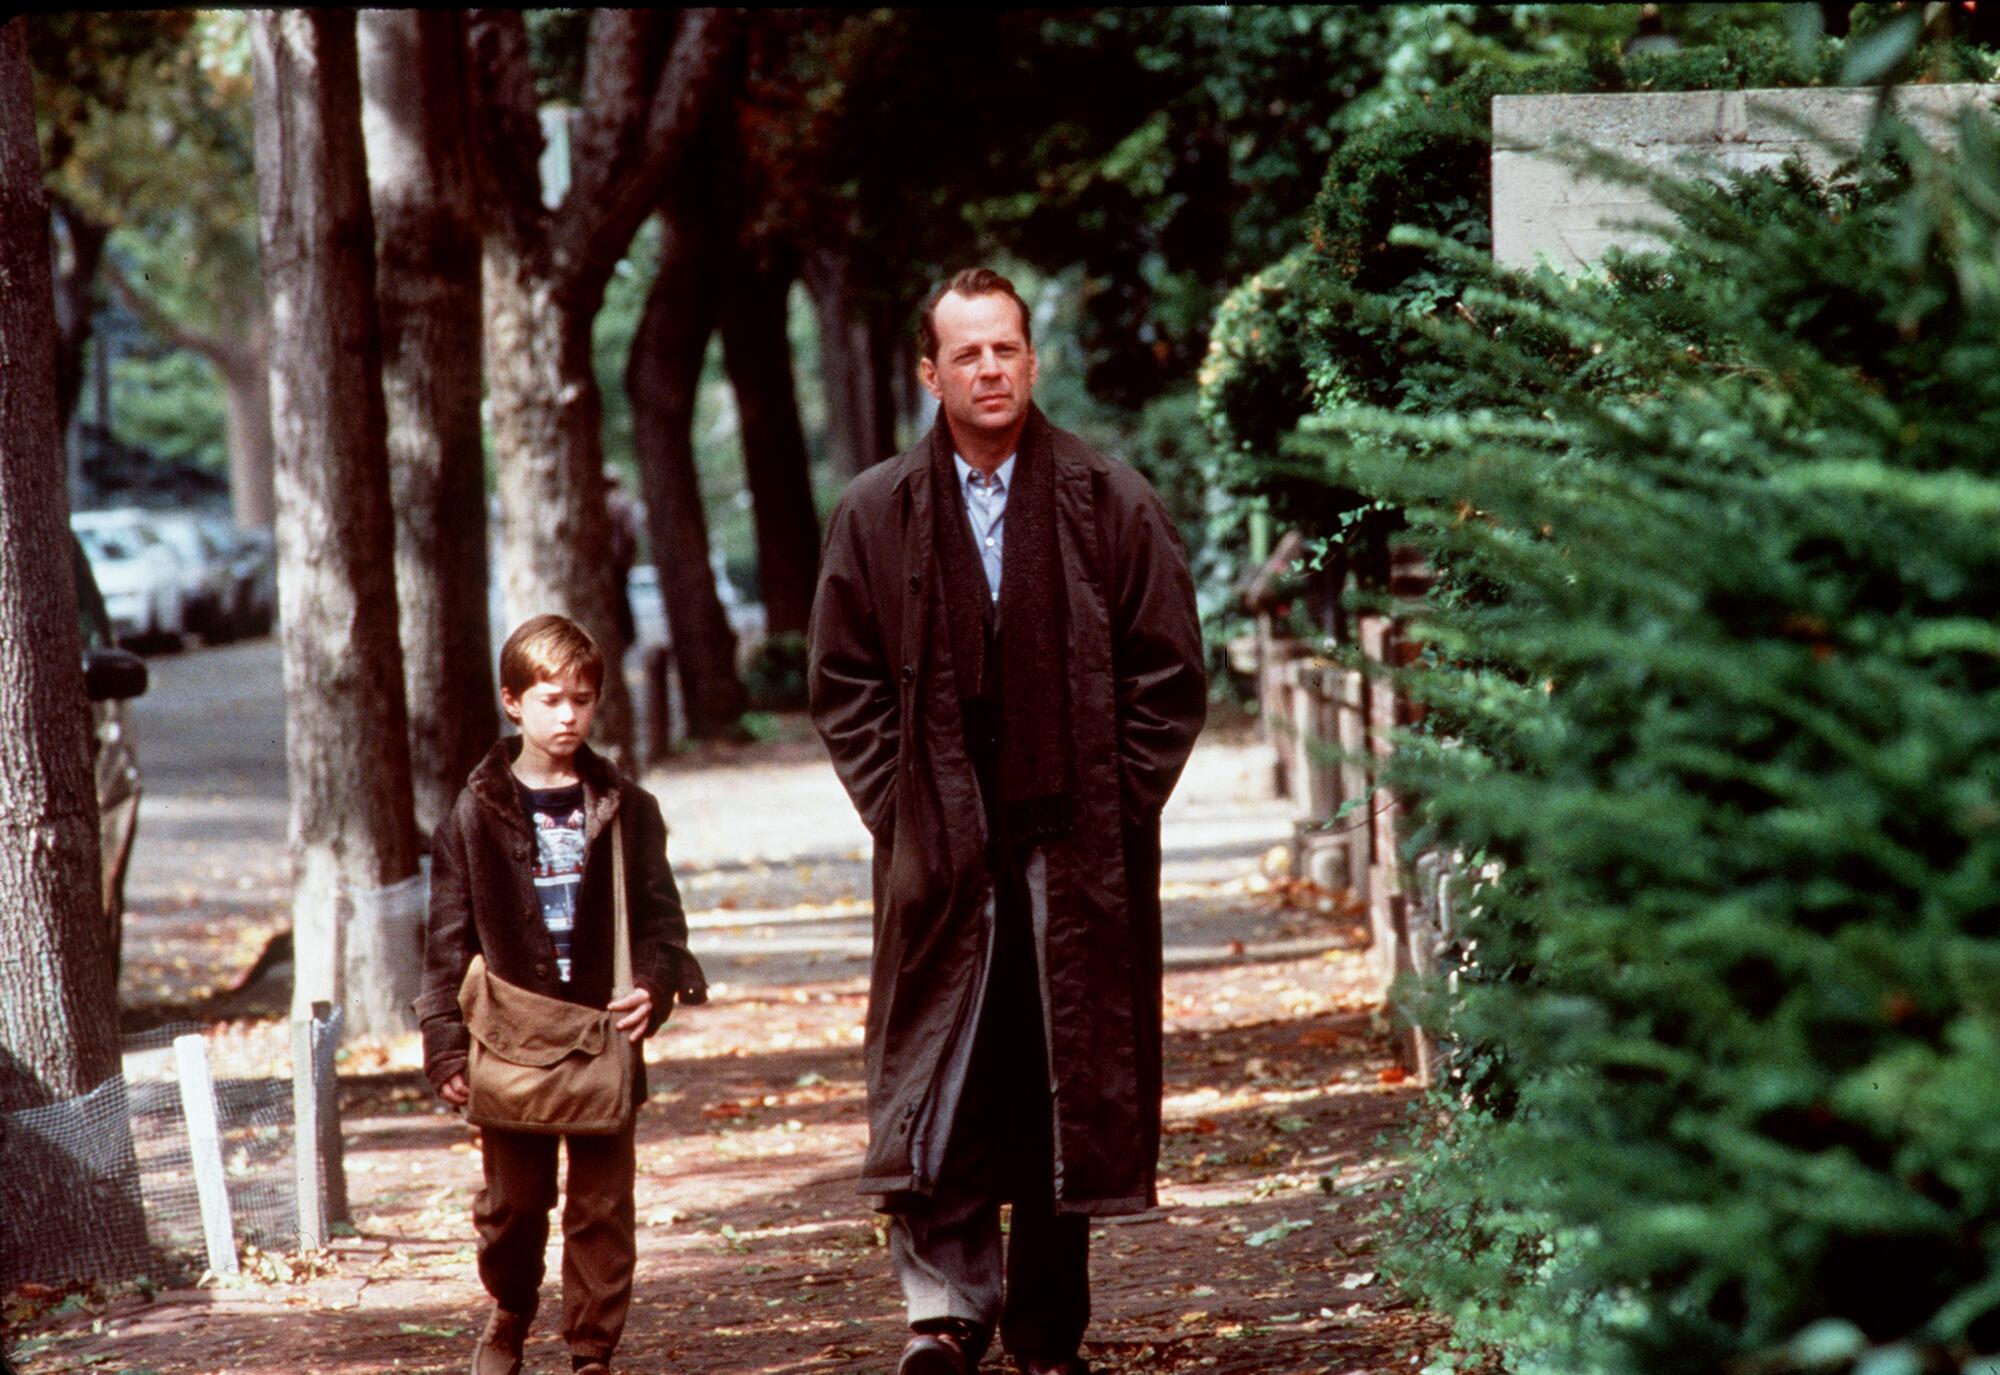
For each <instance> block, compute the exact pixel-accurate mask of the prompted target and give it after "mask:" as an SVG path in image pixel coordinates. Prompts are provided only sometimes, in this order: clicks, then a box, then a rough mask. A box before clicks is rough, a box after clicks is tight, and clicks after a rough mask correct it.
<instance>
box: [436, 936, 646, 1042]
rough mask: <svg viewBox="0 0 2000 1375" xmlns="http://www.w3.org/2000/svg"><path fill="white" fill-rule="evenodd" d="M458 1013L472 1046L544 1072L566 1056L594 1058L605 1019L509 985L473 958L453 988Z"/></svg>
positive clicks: (602, 1039)
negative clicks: (459, 982)
mask: <svg viewBox="0 0 2000 1375" xmlns="http://www.w3.org/2000/svg"><path fill="white" fill-rule="evenodd" d="M458 1006H459V1010H460V1011H461V1012H463V1013H464V1014H465V1029H466V1030H467V1031H468V1032H470V1033H471V1034H472V1037H473V1039H474V1040H476V1041H478V1042H479V1044H481V1045H482V1046H484V1047H486V1049H487V1050H489V1051H491V1052H492V1053H493V1054H495V1055H497V1056H499V1057H500V1058H501V1059H503V1060H510V1061H512V1062H513V1063H515V1064H517V1065H533V1066H536V1067H538V1068H539V1067H545V1066H548V1065H553V1064H554V1063H556V1061H558V1060H560V1059H562V1058H563V1057H564V1056H566V1055H577V1054H581V1055H597V1054H599V1053H601V1052H602V1051H603V1049H604V1045H605V1037H606V1035H607V1034H608V1033H607V1027H606V1023H608V1022H609V1021H610V1020H611V1018H610V1014H608V1013H606V1012H603V1011H601V1010H600V1009H597V1008H591V1007H584V1006H582V1005H580V1004H578V1003H566V1002H564V1001H563V1000H562V999H560V998H551V997H548V996H546V995H545V994H541V993H537V992H535V991H534V990H533V989H528V988H523V987H521V986H520V985H519V984H512V983H508V982H507V981H506V980H505V979H503V978H501V977H500V976H499V975H498V974H495V973H494V972H493V971H492V970H490V969H488V968H487V967H486V957H485V956H484V955H474V956H473V957H472V964H471V966H470V967H469V968H468V969H467V970H466V971H465V982H463V983H461V984H460V985H459V986H458Z"/></svg>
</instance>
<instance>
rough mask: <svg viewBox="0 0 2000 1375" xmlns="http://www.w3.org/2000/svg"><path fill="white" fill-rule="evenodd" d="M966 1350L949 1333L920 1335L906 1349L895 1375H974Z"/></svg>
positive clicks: (912, 1339) (911, 1340) (923, 1333)
mask: <svg viewBox="0 0 2000 1375" xmlns="http://www.w3.org/2000/svg"><path fill="white" fill-rule="evenodd" d="M972 1365H973V1363H972V1362H971V1361H969V1360H967V1359H966V1358H965V1347H964V1346H963V1345H961V1344H960V1342H959V1340H958V1338H957V1337H955V1336H953V1335H952V1334H951V1333H949V1332H919V1333H918V1334H917V1335H916V1336H914V1337H912V1338H910V1342H909V1345H908V1346H905V1347H904V1348H903V1359H902V1360H900V1361H898V1362H897V1363H896V1375H972Z"/></svg>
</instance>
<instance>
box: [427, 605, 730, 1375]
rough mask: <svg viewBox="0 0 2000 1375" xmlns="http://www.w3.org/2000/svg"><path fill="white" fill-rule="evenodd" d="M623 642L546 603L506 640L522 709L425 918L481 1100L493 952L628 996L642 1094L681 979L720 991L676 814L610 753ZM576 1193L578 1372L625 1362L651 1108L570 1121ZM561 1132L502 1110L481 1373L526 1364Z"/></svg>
mask: <svg viewBox="0 0 2000 1375" xmlns="http://www.w3.org/2000/svg"><path fill="white" fill-rule="evenodd" d="M604 672H605V665H604V658H603V656H602V655H601V654H600V653H599V652H598V649H597V646H596V644H594V643H593V642H592V641H591V638H590V636H589V635H587V634H585V633H584V631H583V629H582V627H580V626H578V625H577V624H576V623H575V622H574V621H571V620H568V619H566V618H564V617H562V616H536V617H534V618H533V619H532V620H529V621H526V622H524V623H523V624H522V625H521V626H520V628H519V629H517V630H515V632H514V633H513V634H512V635H510V636H508V637H507V643H506V644H505V645H504V646H503V647H502V648H501V650H500V703H501V706H502V707H503V708H505V710H506V712H507V716H508V718H509V719H510V720H512V721H513V722H514V723H515V724H516V725H518V726H519V727H520V730H521V733H520V735H519V736H518V737H515V738H503V739H502V740H501V741H500V742H499V743H497V744H496V745H494V747H493V750H492V752H491V753H490V754H488V755H487V756H486V758H485V759H484V760H482V761H481V762H480V764H479V765H478V767H476V768H475V769H473V771H472V776H471V777H470V778H469V779H468V780H467V781H466V785H465V790H464V791H463V792H462V793H460V794H459V798H458V801H457V803H456V804H455V805H454V806H453V807H452V810H451V814H450V815H449V816H447V817H446V818H445V819H444V821H443V822H442V823H440V824H439V826H438V828H437V831H436V833H435V834H434V835H433V836H432V838H431V900H430V912H429V915H428V917H427V919H426V921H425V930H424V982H423V991H422V993H421V994H420V995H419V996H418V998H417V1000H416V1004H415V1007H416V1013H417V1019H418V1021H419V1023H420V1024H421V1026H422V1028H423V1037H424V1072H425V1073H426V1074H427V1075H428V1076H429V1077H430V1080H431V1083H432V1084H434V1085H435V1086H436V1087H437V1091H438V1093H439V1094H440V1095H441V1096H442V1097H443V1098H444V1099H445V1101H446V1102H448V1103H452V1104H455V1105H463V1104H464V1103H465V1101H466V1098H467V1089H466V1082H465V1066H466V1046H467V1033H466V1029H465V1022H464V1018H463V1016H462V1015H461V1014H460V1012H459V1006H458V989H459V984H460V982H461V981H462V980H463V979H464V977H465V971H466V967H467V966H468V965H469V964H470V963H471V962H472V957H473V956H474V955H477V954H483V955H485V957H486V963H487V967H488V968H489V969H490V970H491V971H492V973H493V974H494V975H496V976H498V977H499V978H502V979H505V980H506V981H507V982H509V983H512V984H518V985H520V986H521V987H523V988H528V989H532V990H534V991H535V992H537V993H541V994H544V995H546V996H548V997H552V998H561V999H563V1000H565V1001H568V1002H573V1003H580V1004H583V1005H586V1006H590V1007H608V1008H609V1009H610V1010H611V1011H612V1012H613V1013H616V1014H619V1015H618V1020H617V1026H618V1027H619V1029H620V1030H621V1031H623V1032H624V1033H625V1035H626V1036H627V1037H628V1038H629V1039H630V1040H631V1042H632V1056H633V1058H634V1060H635V1061H636V1063H635V1065H634V1067H633V1068H634V1071H635V1072H634V1076H633V1079H634V1082H633V1094H632V1097H633V1103H634V1107H635V1116H636V1106H637V1104H638V1102H639V1101H641V1100H642V1099H643V1098H644V1097H645V1093H646V1075H645V1062H644V1057H643V1055H642V1053H641V1051H640V1049H639V1042H640V1041H641V1040H643V1039H644V1038H645V1037H647V1036H650V1035H651V1034H652V1033H653V1032H654V1031H656V1030H658V1029H659V1026H660V1024H661V1023H662V1022H664V1021H666V1019H667V1014H668V1013H669V1012H670V1011H671V1010H672V1008H673V1000H674V998H675V997H676V996H678V997H679V998H680V1000H681V1001H682V1002H685V1003H700V1002H706V1001H707V999H708V992H707V985H706V982H705V980H704V979H703V978H702V973H701V967H700V966H699V965H697V964H696V963H695V960H694V957H693V956H692V955H690V954H689V953H688V949H687V918H686V916H685V915H684V914H683V912H682V910H681V901H680V894H679V891H678V890H677V889H676V887H675V885H674V875H673V870H672V869H670V868H669V867H668V865H667V851H666V843H667V842H666V825H665V822H664V821H663V820H662V819H661V815H660V804H659V803H658V802H656V801H655V800H654V799H653V797H652V795H651V794H650V793H648V792H646V790H645V789H643V788H641V787H640V786H639V785H638V784H637V783H634V782H633V781H632V780H631V779H630V778H627V777H624V776H622V775H621V774H619V773H618V772H617V771H616V770H615V769H614V768H613V767H612V766H611V765H610V764H609V763H607V762H606V761H605V760H603V759H602V758H600V757H599V756H598V755H596V754H595V753H593V752H592V751H591V749H590V746H588V745H587V744H585V743H584V738H585V737H586V736H588V735H589V734H590V723H591V718H592V717H593V716H594V715H595V714H596V711H597V703H598V693H599V690H600V688H601V687H602V685H603V682H604ZM614 816H616V817H618V818H620V824H619V831H622V834H623V840H624V850H625V869H626V876H627V877H626V892H627V907H628V919H629V922H630V927H631V941H632V973H633V982H634V985H635V987H634V988H633V989H632V991H630V992H629V993H626V994H625V995H624V996H622V997H620V998H618V999H616V1000H615V1001H614V1000H612V998H611V993H612V988H611V979H612V951H611V941H612V927H613V920H614V913H613V903H612V890H611V883H612V856H611V843H612V836H613V835H614V834H618V833H619V831H614V830H613V827H612V818H613V817H614ZM561 1139H562V1140H564V1141H567V1142H568V1146H567V1150H568V1154H569V1180H568V1195H567V1200H566V1202H565V1204H564V1206H563V1219H562V1221H563V1256H562V1279H563V1336H564V1338H565V1340H566V1341H567V1342H568V1343H569V1349H570V1363H571V1365H572V1366H573V1367H574V1369H575V1370H577V1371H579V1372H590V1373H591V1375H609V1371H610V1362H611V1354H612V1352H613V1351H614V1350H615V1349H616V1348H617V1345H618V1337H619V1334H620V1332H621V1331H623V1329H624V1326H625V1313H626V1309H627V1307H628V1306H629V1304H630V1302H631V1295H632V1266H633V1260H634V1255H635V1252H636V1240H635V1236H634V1218H633V1202H632V1184H633V1170H634V1166H633V1151H632V1124H631V1122H630V1121H628V1122H627V1123H626V1125H625V1128H624V1130H623V1131H622V1132H620V1133H619V1134H617V1135H615V1136H568V1137H563V1138H561ZM557 1140H558V1138H557V1137H555V1136H542V1135H533V1134H529V1133H525V1132H515V1131H501V1130H495V1129H492V1128H488V1129H486V1130H485V1131H484V1132H483V1134H482V1137H481V1154H482V1157H483V1163H484V1167H485V1177H486V1185H485V1187H484V1188H483V1189H481V1190H480V1192H479V1195H478V1197H477V1198H476V1199H475V1200H474V1201H473V1205H472V1218H473V1224H474V1226H475V1227H476V1228H477V1229H478V1232H479V1278H480V1280H481V1282H482V1283H484V1284H485V1286H486V1292H487V1293H489V1294H491V1295H492V1296H493V1301H494V1309H493V1313H492V1316H491V1317H490V1318H489V1319H488V1321H487V1323H486V1328H485V1331H484V1332H483V1333H482V1334H481V1335H480V1338H479V1342H478V1344H477V1345H476V1346H475V1347H474V1348H473V1352H472V1375H516V1372H518V1371H519V1370H520V1368H521V1348H522V1343H523V1341H524V1339H525V1338H526V1337H527V1333H528V1324H529V1321H530V1320H531V1319H532V1318H533V1317H534V1313H535V1307H536V1304H537V1301H538V1299H539V1297H540V1290H541V1283H542V1268H543V1267H542V1251H543V1247H544V1245H545V1243H546V1241H547V1239H548V1231H549V1210H550V1209H551V1208H553V1207H554V1206H555V1200H556V1142H557Z"/></svg>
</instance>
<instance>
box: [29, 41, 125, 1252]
mask: <svg viewBox="0 0 2000 1375" xmlns="http://www.w3.org/2000/svg"><path fill="white" fill-rule="evenodd" d="M30 89H31V87H30V76H29V70H28V49H27V41H26V33H25V30H24V28H23V21H19V20H16V21H12V22H8V23H0V281H4V282H7V283H10V284H11V285H10V286H9V288H8V289H7V290H5V291H0V682H4V683H5V684H6V690H5V691H4V692H0V1112H4V1113H16V1112H19V1111H21V1110H22V1109H32V1108H44V1107H48V1106H49V1105H53V1104H58V1103H68V1102H70V1101H71V1100H75V1099H77V1098H80V1097H82V1096H83V1095H85V1094H88V1093H90V1092H91V1091H92V1090H95V1089H98V1088H99V1087H100V1086H103V1085H107V1084H109V1085H110V1088H109V1093H110V1094H111V1095H112V1100H113V1101H112V1106H113V1107H114V1108H115V1109H116V1111H113V1112H110V1113H107V1114H105V1115H104V1116H102V1117H100V1118H98V1119H97V1120H98V1122H99V1123H101V1124H102V1127H103V1128H104V1129H108V1130H109V1132H110V1133H111V1141H110V1146H111V1149H110V1150H109V1151H108V1152H106V1154H107V1155H108V1157H109V1161H108V1163H109V1165H110V1168H109V1169H103V1168H96V1169H93V1168H90V1166H89V1165H87V1164H86V1162H85V1160H84V1157H83V1153H82V1151H81V1150H80V1149H79V1143H74V1142H72V1143H70V1145H69V1148H68V1149H64V1148H63V1147H61V1146H58V1145H56V1144H55V1143H54V1141H53V1140H52V1139H51V1138H49V1137H47V1136H44V1135H41V1134H39V1133H37V1132H36V1131H35V1130H33V1129H31V1128H30V1127H28V1126H27V1125H26V1124H25V1123H23V1122H22V1120H21V1119H19V1118H8V1117H0V1152H4V1153H5V1155H6V1158H7V1166H6V1170H5V1171H4V1174H5V1176H6V1177H5V1178H4V1179H0V1235H5V1236H6V1237H7V1244H6V1246H5V1247H4V1248H0V1249H4V1251H5V1253H6V1254H5V1255H4V1256H0V1277H5V1278H6V1279H8V1280H10V1281H11V1280H13V1279H18V1278H23V1277H25V1275H24V1273H23V1271H22V1267H24V1266H29V1265H33V1266H35V1267H37V1268H39V1269H40V1270H41V1271H42V1274H43V1276H45V1277H46V1278H50V1279H61V1278H66V1277H68V1276H71V1275H85V1274H105V1275H110V1274H117V1273H118V1272H119V1271H120V1270H121V1269H123V1268H124V1267H122V1266H120V1264H119V1259H120V1254H121V1252H122V1251H124V1250H126V1249H128V1246H127V1244H128V1243H129V1242H130V1240H131V1238H132V1236H133V1233H134V1228H136V1229H137V1238H138V1241H139V1243H140V1251H141V1253H143V1249H144V1240H145V1218H144V1216H143V1214H142V1213H141V1212H140V1210H139V1196H138V1190H137V1187H136V1185H137V1178H138V1176H137V1172H136V1168H127V1167H130V1166H131V1163H132V1160H133V1156H132V1143H131V1136H130V1129H129V1127H128V1126H127V1118H126V1117H125V1114H124V1112H123V1100H122V1098H119V1097H117V1091H118V1086H117V1084H116V1083H115V1082H112V1081H113V1076H115V1075H116V1074H117V1073H118V1067H119V1065H118V990H117V976H116V973H115V971H114V961H115V953H114V952H115V945H114V942H113V939H112V932H111V928H110V926H109V924H107V923H106V922H105V920H104V912H103V908H102V906H101V905H100V900H99V898H100V894H99V888H98V837H97V799H96V796H95V793H94V790H93V786H92V779H91V772H90V749H91V739H90V725H89V708H88V705H87V703H86V699H85V696H84V689H83V669H82V665H83V638H82V636H81V634H80V633H79V631H78V617H77V591H76V582H75V579H74V577H73V575H72V572H71V567H72V565H71V560H70V559H69V557H68V556H67V554H66V553H58V552H57V551H67V550H68V548H69V541H70V534H69V497H68V492H67V490H66V486H65V478H64V465H63V456H62V441H61V433H62V431H61V426H60V424H59V421H58V406H57V399H56V387H55V372H56V369H55V363H56V316H55V297H54V292H53V290H52V286H51V282H50V277H49V220H48V203H47V201H46V199H45V198H44V195H43V191H42V169H41V156H40V151H39V149H38V148H37V147H36V143H35V118H34V110H33V105H32V97H31V95H30ZM125 1273H131V1272H130V1271H129V1270H126V1271H125Z"/></svg>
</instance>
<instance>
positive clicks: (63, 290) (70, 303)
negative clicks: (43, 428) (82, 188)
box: [50, 197, 111, 429]
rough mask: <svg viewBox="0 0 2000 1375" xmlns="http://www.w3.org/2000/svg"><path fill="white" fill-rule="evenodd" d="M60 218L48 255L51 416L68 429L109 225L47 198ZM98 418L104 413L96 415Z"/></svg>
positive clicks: (78, 390) (80, 388)
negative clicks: (52, 318) (52, 329)
mask: <svg viewBox="0 0 2000 1375" xmlns="http://www.w3.org/2000/svg"><path fill="white" fill-rule="evenodd" d="M50 204H51V206H52V208H53V211H54V213H55V216H56V218H57V219H58V220H59V221H60V222H61V228H62V236H63V237H62V243H61V244H60V245H58V249H57V252H56V253H55V255H54V257H53V264H54V268H55V304H56V359H55V371H56V419H57V420H58V421H60V422H61V425H62V428H63V429H68V428H69V421H70V417H71V416H73V415H75V414H76V407H77V401H78V399H79V398H80V397H81V396H82V395H83V351H84V349H85V348H86V347H87V346H88V345H89V343H90V326H91V321H92V319H93V318H94V317H95V316H96V313H97V290H96V287H97V268H98V264H99V263H101V262H103V261H104V243H105V240H107V239H109V238H110V237H111V226H110V225H108V224H106V223H104V222H103V221H101V220H94V219H92V218H91V217H90V216H88V215H86V214H84V213H83V212H82V211H81V210H78V209H77V208H76V207H75V206H73V205H71V204H70V203H69V202H68V201H65V200H63V199H62V198H61V197H54V198H52V199H51V202H50ZM98 420H99V423H100V424H101V423H103V417H101V416H100V417H99V418H98Z"/></svg>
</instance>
